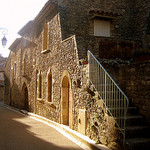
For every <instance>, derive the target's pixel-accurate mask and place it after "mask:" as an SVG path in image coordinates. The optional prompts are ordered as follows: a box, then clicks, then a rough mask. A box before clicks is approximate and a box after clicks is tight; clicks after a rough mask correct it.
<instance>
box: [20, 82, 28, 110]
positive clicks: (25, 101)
mask: <svg viewBox="0 0 150 150" xmlns="http://www.w3.org/2000/svg"><path fill="white" fill-rule="evenodd" d="M22 94H23V109H25V110H26V111H29V101H28V88H27V86H26V84H25V83H24V85H23V88H22Z"/></svg>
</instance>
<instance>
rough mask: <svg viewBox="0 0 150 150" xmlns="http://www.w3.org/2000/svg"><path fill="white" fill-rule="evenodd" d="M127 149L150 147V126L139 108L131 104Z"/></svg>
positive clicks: (146, 148) (128, 114) (138, 149)
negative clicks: (140, 113) (139, 111)
mask: <svg viewBox="0 0 150 150" xmlns="http://www.w3.org/2000/svg"><path fill="white" fill-rule="evenodd" d="M125 147H126V150H149V149H150V126H149V124H148V123H147V121H146V120H145V118H144V117H143V116H141V115H139V113H138V109H137V108H136V107H134V106H129V108H128V112H127V119H126V145H125Z"/></svg>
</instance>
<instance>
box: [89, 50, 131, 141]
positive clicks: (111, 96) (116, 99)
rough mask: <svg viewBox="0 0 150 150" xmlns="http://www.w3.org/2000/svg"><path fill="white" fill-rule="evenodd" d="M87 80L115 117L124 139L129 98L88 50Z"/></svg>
mask: <svg viewBox="0 0 150 150" xmlns="http://www.w3.org/2000/svg"><path fill="white" fill-rule="evenodd" d="M88 62H89V82H90V83H91V84H92V85H93V87H94V88H95V90H96V91H97V92H98V94H99V97H100V98H101V99H102V100H103V102H104V105H105V108H106V110H107V112H108V113H109V114H110V115H111V116H112V117H114V118H115V121H116V125H117V126H118V127H119V129H120V130H121V132H122V134H123V136H124V141H125V127H126V126H125V123H126V114H127V109H128V105H129V100H128V98H127V96H126V95H125V94H124V92H123V91H122V90H121V89H120V87H119V86H118V85H117V84H116V82H115V81H114V80H113V79H112V78H111V76H110V75H109V74H108V72H107V71H106V70H105V69H104V68H103V66H102V65H101V64H100V62H99V61H98V60H97V59H96V58H95V56H94V55H93V54H92V53H91V52H90V51H88Z"/></svg>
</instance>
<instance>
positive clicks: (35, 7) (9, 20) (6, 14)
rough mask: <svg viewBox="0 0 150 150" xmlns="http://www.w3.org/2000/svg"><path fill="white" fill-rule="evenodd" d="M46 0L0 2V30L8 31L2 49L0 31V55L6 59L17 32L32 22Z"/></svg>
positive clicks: (6, 0) (0, 33)
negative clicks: (5, 42)
mask: <svg viewBox="0 0 150 150" xmlns="http://www.w3.org/2000/svg"><path fill="white" fill-rule="evenodd" d="M47 1H48V0H0V28H6V29H7V30H8V34H7V35H6V38H7V45H6V47H5V48H3V46H2V44H1V39H2V38H3V34H2V32H1V31H2V30H0V54H1V55H2V56H3V57H8V55H9V52H10V50H9V49H8V48H9V47H10V45H11V44H12V43H13V42H14V40H15V39H16V38H18V37H19V35H18V34H17V33H18V31H19V30H20V29H21V28H22V27H23V26H24V25H25V24H26V23H27V22H28V21H30V20H33V19H34V18H35V17H36V15H37V14H38V13H39V12H40V10H41V9H42V8H43V6H44V4H45V3H46V2H47Z"/></svg>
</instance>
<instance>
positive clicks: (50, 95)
mask: <svg viewBox="0 0 150 150" xmlns="http://www.w3.org/2000/svg"><path fill="white" fill-rule="evenodd" d="M48 102H52V73H51V72H50V73H49V74H48Z"/></svg>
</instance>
